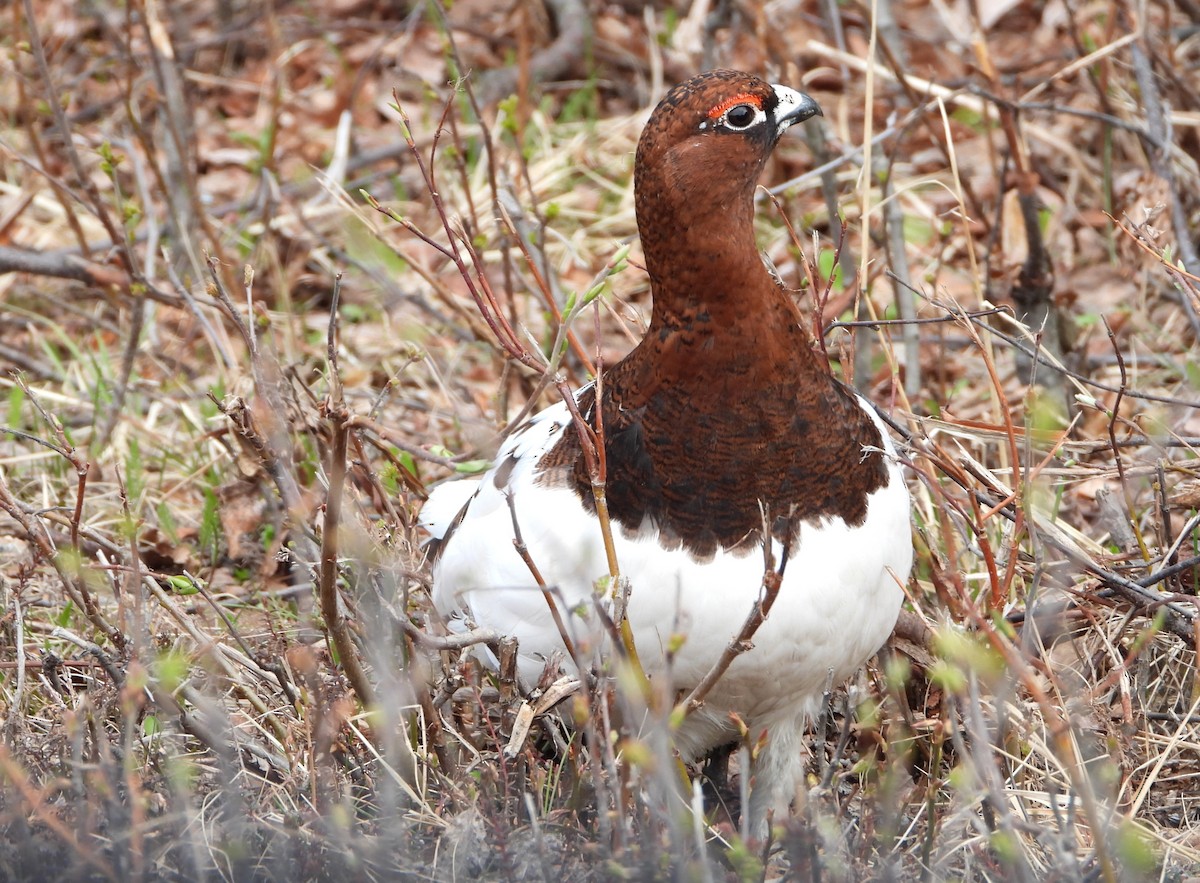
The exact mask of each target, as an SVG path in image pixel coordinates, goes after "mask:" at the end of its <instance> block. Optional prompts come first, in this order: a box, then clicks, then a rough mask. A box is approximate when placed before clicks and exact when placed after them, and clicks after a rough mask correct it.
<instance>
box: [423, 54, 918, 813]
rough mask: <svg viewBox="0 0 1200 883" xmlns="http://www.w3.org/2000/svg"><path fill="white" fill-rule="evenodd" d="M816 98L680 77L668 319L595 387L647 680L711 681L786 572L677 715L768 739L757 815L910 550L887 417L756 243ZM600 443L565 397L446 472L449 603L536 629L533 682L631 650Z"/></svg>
mask: <svg viewBox="0 0 1200 883" xmlns="http://www.w3.org/2000/svg"><path fill="white" fill-rule="evenodd" d="M820 114H821V109H820V107H819V105H818V104H817V103H816V101H815V100H814V99H812V98H811V97H810V96H808V95H805V94H803V93H801V92H799V91H796V90H793V89H791V88H788V87H786V86H783V85H772V84H770V83H768V82H767V81H765V80H763V79H760V78H759V77H757V76H754V75H751V74H748V73H744V72H740V71H732V70H713V71H708V72H706V73H702V74H700V75H698V76H695V77H693V78H691V79H689V80H687V81H685V82H683V83H680V84H679V85H677V86H675V87H673V88H672V89H670V90H669V91H668V92H667V93H666V95H665V97H663V99H662V100H661V102H659V104H658V105H657V107H656V108H655V109H654V111H653V112H652V113H651V115H650V117H649V119H648V121H647V123H646V125H645V128H644V130H643V132H642V134H641V137H640V139H639V141H638V146H637V150H636V154H635V159H634V203H635V211H636V215H637V226H638V232H639V235H640V239H641V245H642V250H643V253H644V264H645V270H646V272H647V274H648V276H649V281H650V292H651V300H652V305H651V316H650V321H649V325H648V327H647V328H646V331H645V334H644V336H643V337H642V339H641V341H640V342H639V343H638V344H637V345H636V346H635V347H634V348H633V349H632V350H631V351H630V352H629V354H628V355H626V356H625V357H624V358H623V359H621V360H620V361H619V362H616V363H615V364H613V365H612V366H611V367H609V368H606V369H604V370H603V371H602V373H601V376H600V378H599V381H600V382H595V381H593V382H592V383H591V384H589V385H587V386H585V387H583V388H581V389H580V390H578V391H577V393H576V394H575V404H576V407H577V408H578V411H579V413H580V415H581V416H582V418H583V419H584V420H586V421H587V424H588V425H589V426H594V425H597V424H598V423H599V422H600V421H598V420H597V417H599V418H602V425H603V446H604V451H603V453H604V455H605V456H604V461H605V475H604V478H605V482H604V494H603V498H604V503H605V504H606V509H607V515H608V523H609V525H610V527H611V538H612V543H611V546H612V549H613V550H614V551H615V553H616V559H617V563H618V565H619V571H620V574H621V576H622V577H623V578H624V580H625V583H624V586H625V589H624V591H623V593H622V599H623V601H624V605H625V610H624V614H625V617H626V621H627V623H628V625H629V627H630V630H631V633H632V637H633V641H632V643H633V647H634V648H635V650H636V653H637V656H638V658H639V659H640V662H641V665H642V666H643V667H644V669H645V673H646V676H647V677H648V678H649V679H650V681H651V682H656V683H659V684H661V683H664V681H665V682H666V683H668V684H669V686H670V687H671V688H672V689H673V690H675V691H677V692H676V693H675V695H685V694H686V691H690V690H693V689H695V688H696V686H697V685H698V684H700V683H701V681H702V680H703V679H704V678H705V676H706V675H707V674H708V673H709V672H710V671H712V669H713V668H714V666H715V665H716V664H717V662H718V660H719V659H720V658H721V657H722V654H723V653H725V651H726V649H727V648H728V647H729V646H730V644H731V642H732V641H733V640H734V638H735V636H736V635H737V634H738V632H739V629H740V628H741V626H742V624H743V622H744V621H745V620H746V618H747V617H748V616H749V615H750V614H751V613H752V611H753V610H754V609H755V605H757V604H760V603H761V602H762V600H763V598H764V591H765V590H764V585H765V583H764V574H765V570H766V567H765V564H764V562H773V564H772V566H773V567H775V568H776V569H777V571H778V572H781V573H782V579H781V581H780V582H779V584H778V588H777V591H776V594H775V596H774V602H773V606H771V609H770V611H769V613H768V615H767V616H766V619H765V620H764V621H763V622H762V623H761V625H760V626H759V627H758V628H757V630H755V631H754V632H753V634H752V636H751V639H750V640H749V641H748V642H747V643H748V645H749V646H748V647H743V648H740V649H741V650H742V652H740V653H738V654H737V655H736V656H735V657H734V658H733V661H732V663H731V664H730V665H729V666H728V668H727V669H726V670H725V671H724V673H723V674H722V675H721V676H720V677H719V678H718V679H717V680H716V682H715V683H714V684H713V685H712V686H711V688H710V689H709V690H708V692H707V693H706V694H705V695H704V696H703V698H702V701H701V703H700V706H699V707H698V708H697V709H695V710H694V711H693V712H692V713H691V714H689V715H687V716H686V718H684V719H683V722H682V723H681V724H680V725H679V727H678V729H677V730H676V731H675V732H674V734H673V744H674V746H675V748H676V750H677V751H678V752H679V755H680V756H681V757H682V758H683V759H684V760H685V761H688V762H692V761H698V760H701V759H703V757H704V756H705V755H706V754H707V753H709V752H710V751H712V750H714V749H716V748H719V747H721V746H723V745H726V744H728V743H730V742H734V741H736V740H737V739H738V738H739V735H742V734H745V733H749V734H750V737H751V738H753V739H757V740H758V741H759V744H760V746H761V747H760V748H759V749H758V750H756V751H755V752H754V753H753V756H752V758H753V759H752V762H751V769H750V771H749V773H750V777H751V778H750V781H751V788H750V803H749V808H748V812H749V823H750V828H751V830H752V831H755V832H757V833H759V834H761V833H762V832H763V831H764V829H765V826H766V825H767V824H768V819H770V818H778V816H777V815H774V813H779V812H786V811H787V808H788V805H789V803H790V801H791V800H792V799H793V798H794V796H795V794H796V789H797V788H798V787H800V785H801V783H802V781H803V770H804V763H805V754H804V748H803V735H804V728H805V726H806V722H807V721H808V720H810V719H811V717H812V715H813V714H814V713H815V712H816V711H817V710H819V707H820V702H821V697H822V695H823V694H824V692H825V691H826V690H827V689H828V687H829V685H830V684H831V683H833V684H836V683H840V682H842V681H844V680H845V679H847V678H848V677H849V676H851V675H852V674H853V673H855V672H856V671H857V670H858V669H860V668H861V667H862V666H863V664H864V663H865V662H866V661H867V660H868V659H869V658H870V657H871V656H873V655H874V654H875V653H876V652H877V651H878V650H879V648H880V647H881V646H882V645H883V643H884V642H885V640H886V639H887V637H888V635H889V634H890V633H891V631H892V629H893V627H894V625H895V623H896V620H897V617H898V615H899V611H900V608H901V605H902V601H903V598H904V591H903V586H904V584H905V582H906V581H907V579H908V576H909V571H910V568H911V565H912V556H913V546H912V537H911V528H910V498H909V493H908V490H907V487H906V485H905V481H904V476H903V473H902V468H901V464H900V462H899V459H898V456H897V453H896V448H895V446H894V445H893V442H892V441H891V439H890V438H889V435H888V432H887V430H886V427H885V424H884V423H883V422H882V421H881V419H880V417H879V416H878V415H877V413H876V412H875V411H874V409H873V408H872V407H871V405H870V404H869V403H868V402H867V401H866V400H865V399H863V398H862V397H860V396H859V395H858V394H857V393H855V392H854V391H853V390H851V389H850V388H849V387H847V386H845V385H844V384H843V383H842V382H840V381H839V380H838V379H837V378H835V377H834V376H833V374H832V373H831V371H830V370H829V367H828V364H827V363H826V362H825V361H823V360H822V359H821V358H820V357H819V356H818V355H817V353H816V352H815V350H814V343H813V341H812V339H811V337H810V335H809V334H808V332H807V331H806V329H805V327H804V324H803V323H802V320H801V314H800V312H799V309H798V307H797V305H796V303H795V302H794V300H793V298H792V297H791V296H790V295H789V294H788V293H787V292H786V291H785V290H784V289H783V288H782V287H781V285H780V283H779V282H778V281H777V280H776V278H775V277H774V276H773V275H772V274H771V272H770V271H769V270H768V269H767V267H766V265H765V264H764V261H763V259H762V257H761V256H760V253H759V250H758V248H757V246H756V243H755V237H754V228H753V221H754V194H755V189H756V187H757V181H758V178H759V176H760V175H761V173H762V172H763V170H764V168H765V166H766V163H767V160H768V158H769V157H770V155H771V153H772V151H773V149H774V147H775V145H776V143H777V142H778V141H779V139H780V137H781V136H782V135H783V134H784V132H785V131H786V130H787V129H789V128H790V127H791V126H793V125H796V124H797V123H800V122H802V121H804V120H806V119H809V118H811V117H814V116H817V115H820ZM585 448H586V441H585V440H584V439H583V438H581V436H580V433H579V430H578V428H577V426H576V424H575V423H574V422H573V419H572V414H571V412H570V409H569V408H568V407H567V404H566V402H559V403H557V404H555V405H552V406H550V407H547V408H546V409H544V410H542V411H540V412H538V413H536V414H535V415H533V416H532V417H531V418H529V419H528V420H527V422H526V423H525V424H524V425H522V426H520V427H519V428H517V429H516V430H514V431H513V432H511V433H510V434H509V435H508V436H507V438H506V439H505V440H504V442H503V443H502V445H501V447H500V449H499V451H498V452H497V454H496V457H495V459H494V461H493V462H492V465H491V467H490V469H489V470H488V471H487V472H485V473H483V474H481V475H479V476H478V477H477V478H474V479H457V480H447V481H445V482H442V483H441V484H439V485H436V486H435V487H434V488H433V489H432V491H431V493H430V495H429V498H428V500H427V501H426V502H425V504H424V506H423V507H422V510H421V513H420V521H421V523H422V524H423V525H424V527H425V528H426V529H427V530H428V531H429V533H430V535H431V541H430V555H429V557H430V558H431V560H432V592H431V593H432V600H433V604H434V606H435V607H436V608H437V609H438V610H439V611H441V612H443V613H445V614H447V615H454V616H460V617H465V618H466V620H468V621H470V622H473V623H474V624H476V625H478V626H483V627H487V628H490V629H492V630H495V631H496V632H498V633H500V634H504V635H509V636H513V637H516V638H517V639H518V642H519V643H518V646H519V670H520V674H521V676H522V677H523V678H525V679H527V682H529V683H536V682H537V680H538V678H539V677H540V676H541V675H542V674H543V669H544V667H545V666H546V665H547V663H548V662H549V661H552V660H559V661H560V664H561V665H563V667H564V668H566V669H568V670H569V669H570V668H571V667H572V665H573V660H572V659H571V658H570V654H569V652H568V648H567V647H566V645H565V642H564V634H565V636H566V637H567V639H568V640H569V639H570V638H571V637H572V636H575V638H576V639H577V640H579V641H580V644H581V645H582V646H596V645H600V646H601V649H600V653H601V655H602V656H603V657H605V658H607V656H608V655H610V654H612V653H613V652H616V651H619V650H620V648H619V647H614V646H608V647H604V646H603V642H604V641H605V640H609V641H612V638H611V637H609V638H606V636H605V635H606V634H611V629H610V630H609V632H608V633H605V632H604V630H603V629H602V628H600V627H599V626H598V625H597V620H598V619H599V618H598V617H597V616H595V615H593V613H592V611H594V608H593V604H594V603H596V602H595V601H594V599H595V598H597V597H599V598H601V599H604V598H607V597H609V596H610V595H611V593H610V592H608V591H607V589H606V588H605V586H606V579H607V578H608V576H609V574H610V568H609V562H608V557H607V547H606V545H605V542H604V538H603V532H602V530H601V525H600V521H601V519H600V516H599V515H598V514H597V513H598V503H597V493H596V488H595V487H594V485H593V481H592V479H593V477H594V469H593V468H591V467H589V458H588V456H587V452H586V450H585ZM518 533H519V539H520V541H521V544H523V546H524V547H525V549H526V550H527V556H528V559H529V562H532V563H534V564H535V565H536V568H537V569H538V571H539V573H540V576H541V578H542V580H543V582H544V585H545V586H546V587H548V588H549V589H550V590H551V591H549V592H547V593H544V592H542V591H541V590H539V587H538V583H537V582H536V580H535V578H534V577H533V576H532V572H531V569H530V566H529V562H527V561H526V559H525V557H523V556H522V555H521V554H520V552H519V551H518V549H517V548H516V546H515V545H514V539H517V538H518V536H517V535H518ZM764 551H769V552H770V555H769V557H768V556H765V555H764ZM547 597H552V598H553V599H554V600H555V607H556V610H555V611H552V610H551V609H550V608H551V604H550V603H548V601H547ZM556 614H557V619H558V622H556ZM560 624H561V626H560ZM614 643H615V642H614ZM574 649H575V651H576V653H579V652H580V650H579V648H578V647H576V648H574ZM769 813H770V814H771V815H769Z"/></svg>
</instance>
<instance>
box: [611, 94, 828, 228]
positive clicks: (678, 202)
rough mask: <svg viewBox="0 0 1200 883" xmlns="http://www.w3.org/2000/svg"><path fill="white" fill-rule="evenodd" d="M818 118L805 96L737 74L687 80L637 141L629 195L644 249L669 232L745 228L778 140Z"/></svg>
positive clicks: (661, 105)
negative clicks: (723, 225)
mask: <svg viewBox="0 0 1200 883" xmlns="http://www.w3.org/2000/svg"><path fill="white" fill-rule="evenodd" d="M820 113H821V108H820V107H819V106H818V105H817V103H816V102H815V101H814V100H813V99H812V98H810V97H809V96H807V95H805V94H803V93H801V92H797V91H795V90H794V89H789V88H788V87H786V86H775V85H771V84H770V83H767V82H766V81H764V80H762V79H759V78H758V77H755V76H752V75H750V74H746V73H742V72H741V71H731V70H715V71H708V72H707V73H703V74H700V75H699V76H695V77H692V78H691V79H690V80H687V81H685V82H683V83H680V84H679V85H678V86H676V87H675V88H673V89H672V90H671V91H670V92H668V93H667V95H666V97H664V98H663V100H662V101H660V102H659V104H658V106H657V107H656V108H655V109H654V112H653V113H652V114H651V115H650V120H649V121H648V122H647V123H646V128H645V129H644V130H643V132H642V137H641V140H640V141H639V142H638V148H637V158H636V162H635V166H634V169H635V174H634V190H635V194H636V202H637V213H638V226H639V228H640V230H641V234H642V239H643V244H646V245H649V246H650V248H651V249H653V247H654V246H653V243H652V242H647V237H648V236H649V238H650V239H651V240H653V239H655V238H657V236H658V235H659V234H666V233H668V229H666V228H671V229H673V230H674V231H681V230H686V229H690V228H693V227H695V226H698V225H699V226H707V224H708V223H710V222H718V223H724V222H727V221H728V222H733V223H734V224H736V225H738V226H745V227H746V228H747V230H748V224H749V222H750V219H751V217H752V215H753V195H754V186H755V183H756V182H757V181H758V176H759V175H760V174H761V172H762V170H763V166H764V165H765V164H766V161H767V157H768V156H770V154H771V150H772V149H773V148H774V147H775V144H776V142H777V141H778V140H779V137H780V136H781V135H782V134H783V133H784V132H785V131H787V129H788V128H789V127H790V126H792V125H794V124H795V123H798V122H802V121H803V120H806V119H808V118H809V117H812V116H815V115H817V114H820Z"/></svg>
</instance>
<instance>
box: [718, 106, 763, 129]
mask: <svg viewBox="0 0 1200 883" xmlns="http://www.w3.org/2000/svg"><path fill="white" fill-rule="evenodd" d="M755 116H757V114H756V113H755V109H754V106H753V105H750V104H739V105H737V106H736V107H731V108H729V110H728V112H726V114H725V124H726V125H728V126H729V128H731V129H744V128H746V127H747V126H749V125H750V124H751V123H752V122H754V118H755Z"/></svg>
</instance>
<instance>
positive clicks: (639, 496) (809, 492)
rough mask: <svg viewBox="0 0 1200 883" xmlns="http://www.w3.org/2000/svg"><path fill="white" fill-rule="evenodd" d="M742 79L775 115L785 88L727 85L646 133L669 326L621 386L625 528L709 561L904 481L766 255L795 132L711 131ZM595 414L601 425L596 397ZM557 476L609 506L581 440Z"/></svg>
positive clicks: (614, 411)
mask: <svg viewBox="0 0 1200 883" xmlns="http://www.w3.org/2000/svg"><path fill="white" fill-rule="evenodd" d="M733 80H738V81H739V82H738V87H739V94H745V95H746V96H747V97H750V98H755V97H756V98H757V99H758V100H759V101H761V102H762V106H763V108H764V109H765V110H766V111H768V112H770V111H771V110H773V108H774V102H775V100H776V99H775V96H774V93H773V92H772V89H771V87H770V86H769V85H768V84H767V83H765V82H763V81H762V80H758V79H757V78H748V77H746V75H744V74H740V73H735V72H721V73H719V74H717V75H715V76H713V75H710V76H708V77H706V78H705V79H703V80H692V81H689V82H688V83H685V84H683V85H682V86H680V87H676V88H675V89H674V90H672V91H671V92H670V93H669V94H668V95H667V97H666V98H664V99H663V102H662V104H661V105H660V106H659V109H658V111H656V113H655V116H654V118H653V119H652V121H651V124H650V125H648V126H647V128H646V130H645V131H644V132H643V134H642V138H641V141H640V142H639V144H638V150H637V160H636V163H635V169H636V178H635V184H634V186H635V191H636V192H635V196H636V206H637V218H638V229H639V231H640V233H641V239H642V247H643V249H644V251H645V255H646V269H647V271H648V272H649V274H650V283H651V291H652V295H653V312H652V315H651V320H650V327H649V328H648V329H647V331H646V335H645V338H644V339H643V340H642V341H641V343H640V344H638V346H637V347H636V348H635V349H634V350H633V351H632V352H631V353H630V354H629V355H628V356H626V357H625V358H624V359H623V360H622V361H621V362H619V363H618V364H617V365H615V366H613V367H612V368H611V369H609V370H608V371H607V372H606V373H605V375H604V382H603V402H604V414H603V416H604V429H605V437H606V453H607V495H608V505H609V511H610V513H611V515H612V516H613V518H615V519H616V521H617V522H618V523H619V524H620V525H621V526H622V527H624V528H625V529H626V530H628V531H633V532H637V531H639V530H642V529H644V528H650V527H653V528H656V529H657V530H658V531H659V532H660V534H661V539H662V541H663V542H664V545H671V544H679V543H682V544H683V545H684V546H685V547H686V548H687V549H688V550H690V551H691V552H692V553H693V554H695V555H697V556H701V557H707V556H710V555H712V554H713V553H714V552H716V551H717V549H727V550H728V549H734V548H746V549H749V548H752V547H755V546H757V544H758V540H759V539H760V536H761V527H762V523H763V522H762V513H763V509H764V508H765V509H766V510H767V511H768V512H769V513H770V515H771V517H772V519H773V533H774V534H775V535H776V536H777V537H779V538H781V539H782V538H783V537H784V536H787V537H788V538H791V537H794V535H795V529H796V527H797V526H798V525H799V524H800V523H803V522H805V521H814V520H817V519H820V518H823V517H828V516H833V517H838V518H841V519H844V520H845V521H846V522H847V523H849V524H852V525H854V524H859V523H861V522H862V520H863V518H864V517H865V515H866V507H867V497H868V495H869V494H870V493H871V491H873V490H875V489H876V488H878V487H881V486H883V485H885V484H886V483H887V471H886V468H885V464H884V460H883V457H882V455H881V454H880V453H879V452H878V449H879V448H880V447H881V438H880V434H879V431H878V429H876V427H875V426H874V425H873V423H872V422H871V419H870V417H869V416H868V415H867V414H866V412H865V411H864V410H863V408H862V407H861V406H860V405H859V404H858V402H857V401H856V400H855V399H854V396H853V394H852V393H851V392H849V391H848V390H846V389H845V388H844V387H843V386H842V385H841V384H840V383H839V382H838V381H837V380H835V379H834V378H833V377H831V376H830V375H829V373H828V372H827V371H826V370H825V369H824V367H823V366H822V363H821V362H820V361H819V360H818V359H817V358H816V356H815V355H814V353H813V351H812V347H811V342H810V341H809V339H808V336H807V334H806V333H805V331H804V330H803V326H802V324H801V321H800V315H799V313H798V311H797V309H796V306H795V304H794V303H793V302H792V300H791V299H790V297H788V295H787V294H786V293H785V292H784V291H783V290H782V289H781V288H780V286H779V285H778V283H777V282H776V281H775V280H774V279H773V278H772V277H771V275H770V274H769V273H768V272H767V270H766V268H765V267H764V266H763V263H762V260H761V258H760V257H759V253H758V249H757V247H756V245H755V242H754V236H753V223H752V222H753V214H754V188H755V182H756V181H757V179H758V176H759V174H760V173H761V171H762V169H763V166H764V165H765V163H766V160H767V157H768V156H769V155H770V152H771V149H772V148H773V147H774V145H775V141H776V140H777V138H778V132H777V131H776V130H774V129H773V128H769V127H764V126H760V127H757V128H755V129H754V130H753V132H752V133H743V132H736V131H723V130H721V129H719V128H717V127H715V126H711V127H706V128H700V127H701V125H702V124H703V123H704V121H705V119H706V117H707V115H708V114H709V111H710V110H711V109H714V108H719V107H720V106H721V105H722V102H723V101H726V100H727V96H728V93H729V85H730V81H733ZM580 404H581V409H582V410H583V411H584V413H585V414H587V415H588V416H589V418H590V417H591V416H592V412H593V409H594V406H595V395H594V391H589V392H586V393H585V394H584V395H583V396H582V397H581V402H580ZM864 449H866V452H864ZM542 466H543V467H544V471H543V473H542V477H543V480H544V481H547V482H555V483H557V482H561V481H567V482H570V483H571V484H573V485H574V487H575V488H576V491H577V493H578V494H579V496H580V497H581V499H583V501H584V502H585V504H586V505H588V506H589V507H590V506H593V505H594V503H593V501H592V499H591V482H590V477H589V476H588V474H587V470H586V467H585V465H584V462H583V458H582V456H581V452H580V446H579V439H578V436H577V435H576V434H575V431H574V430H573V429H571V430H569V431H568V432H566V433H565V434H564V436H563V439H562V441H561V442H560V443H559V445H558V447H557V448H556V449H555V450H554V451H553V452H552V453H551V454H550V456H549V457H547V458H544V459H543V461H542ZM647 520H648V521H647Z"/></svg>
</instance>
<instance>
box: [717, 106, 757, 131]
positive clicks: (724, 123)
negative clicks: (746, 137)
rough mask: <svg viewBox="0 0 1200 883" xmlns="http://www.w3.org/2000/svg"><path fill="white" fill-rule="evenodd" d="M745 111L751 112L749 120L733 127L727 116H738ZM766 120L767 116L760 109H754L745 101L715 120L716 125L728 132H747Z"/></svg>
mask: <svg viewBox="0 0 1200 883" xmlns="http://www.w3.org/2000/svg"><path fill="white" fill-rule="evenodd" d="M746 109H749V110H751V111H753V112H754V114H753V116H751V117H750V119H749V120H748V121H747V122H745V123H743V124H742V125H734V123H733V122H732V121H731V120H730V118H729V115H730V114H732V113H735V112H736V113H738V114H739V116H740V115H741V112H742V111H743V110H746ZM766 120H767V115H766V113H765V112H764V111H763V109H762V108H761V107H755V106H754V105H753V104H751V103H750V102H749V101H745V102H742V103H740V104H735V105H734V106H733V107H731V108H729V110H727V111H725V112H724V113H723V114H721V116H720V117H719V118H718V119H717V125H718V126H719V127H721V128H723V129H728V130H729V131H730V132H748V131H750V130H751V129H753V128H754V127H755V126H760V125H762V124H763V123H764V122H766Z"/></svg>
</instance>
